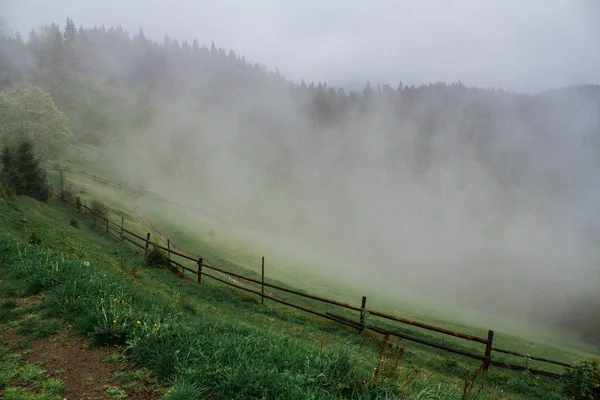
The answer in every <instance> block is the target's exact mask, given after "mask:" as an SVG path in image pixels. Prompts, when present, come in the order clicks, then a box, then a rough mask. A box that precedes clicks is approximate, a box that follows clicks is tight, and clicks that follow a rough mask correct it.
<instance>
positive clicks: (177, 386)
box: [164, 378, 206, 400]
mask: <svg viewBox="0 0 600 400" xmlns="http://www.w3.org/2000/svg"><path fill="white" fill-rule="evenodd" d="M205 392H206V389H205V388H203V387H201V386H199V385H198V384H197V383H195V382H190V381H189V380H187V379H181V378H180V379H176V380H175V382H173V386H171V387H170V388H169V390H167V392H166V393H165V396H164V399H165V400H194V399H200V398H201V397H202V396H203V394H204V393H205Z"/></svg>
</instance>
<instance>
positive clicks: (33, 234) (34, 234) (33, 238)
mask: <svg viewBox="0 0 600 400" xmlns="http://www.w3.org/2000/svg"><path fill="white" fill-rule="evenodd" d="M27 241H28V242H29V244H33V245H36V246H39V245H40V244H42V238H41V237H40V234H39V233H38V231H36V230H35V229H34V230H31V231H30V232H29V238H28V239H27Z"/></svg>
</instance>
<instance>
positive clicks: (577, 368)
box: [564, 360, 600, 400]
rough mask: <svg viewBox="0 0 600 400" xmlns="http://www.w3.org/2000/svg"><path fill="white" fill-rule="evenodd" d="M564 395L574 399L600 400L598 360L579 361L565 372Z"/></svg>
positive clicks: (599, 368)
mask: <svg viewBox="0 0 600 400" xmlns="http://www.w3.org/2000/svg"><path fill="white" fill-rule="evenodd" d="M564 392H565V395H566V396H567V397H568V398H570V399H574V400H600V367H599V365H598V361H588V360H585V361H579V362H576V363H575V364H574V365H573V367H572V368H571V369H570V370H569V372H568V373H567V379H566V382H565V388H564Z"/></svg>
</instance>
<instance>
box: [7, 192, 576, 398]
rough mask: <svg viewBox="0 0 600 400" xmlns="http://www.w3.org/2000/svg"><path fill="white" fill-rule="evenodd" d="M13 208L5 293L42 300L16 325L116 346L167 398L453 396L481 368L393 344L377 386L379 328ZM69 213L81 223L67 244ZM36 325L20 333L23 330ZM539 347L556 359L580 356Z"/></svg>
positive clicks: (510, 385)
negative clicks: (398, 353) (52, 326)
mask: <svg viewBox="0 0 600 400" xmlns="http://www.w3.org/2000/svg"><path fill="white" fill-rule="evenodd" d="M16 204H17V207H16V209H15V207H11V206H9V205H8V204H6V203H0V215H1V216H2V217H1V218H2V220H1V221H0V227H1V229H0V265H1V267H0V274H2V276H0V279H2V280H3V284H2V285H0V290H1V291H2V293H3V295H4V296H5V297H8V296H10V297H15V296H31V295H39V296H40V298H41V299H42V301H41V302H40V303H41V305H36V307H37V309H32V310H31V311H32V312H33V315H30V316H29V318H27V319H25V320H29V319H32V320H33V321H36V320H37V318H36V317H35V316H36V312H40V313H41V314H42V315H44V317H52V318H54V319H55V320H62V321H65V322H66V323H68V324H70V325H71V326H72V327H73V328H74V329H76V330H77V331H79V332H80V333H82V334H86V335H89V336H90V337H91V338H92V340H93V341H94V343H96V344H118V345H122V346H125V347H126V349H127V354H128V356H129V358H130V360H131V361H132V362H133V363H134V364H136V365H138V366H140V367H144V368H146V369H147V370H148V371H150V372H151V373H152V374H153V376H154V377H156V378H157V379H158V380H159V381H161V382H163V383H165V384H171V386H172V387H171V390H170V391H169V392H168V393H169V396H172V398H181V397H177V396H183V394H181V393H184V394H185V393H190V391H194V393H196V392H195V391H198V393H205V392H206V390H208V392H206V393H207V394H208V395H210V396H213V397H215V398H262V397H266V398H282V399H285V398H386V396H388V397H390V396H392V397H393V396H396V397H401V398H402V397H404V398H415V397H417V396H421V398H435V397H427V396H438V398H455V397H456V396H460V392H461V389H462V386H463V382H464V379H466V378H467V377H469V376H471V375H472V373H473V371H475V370H476V369H477V367H478V363H477V362H471V361H470V360H469V359H464V358H462V357H460V356H453V355H451V354H448V353H445V352H442V351H435V350H432V349H430V348H427V347H424V346H420V345H417V344H415V343H409V342H397V345H399V346H402V347H404V348H405V351H404V356H403V359H402V362H401V364H400V367H399V369H398V370H397V371H396V373H394V374H391V375H390V376H386V377H384V378H385V379H383V380H382V381H381V382H379V381H377V382H375V383H376V384H379V383H380V384H379V385H375V384H374V378H373V377H374V375H373V374H374V372H373V368H375V367H376V366H377V365H378V352H377V345H378V340H379V337H377V336H376V335H373V336H370V335H367V336H361V335H357V334H356V333H355V332H353V331H351V330H349V329H346V328H344V327H341V326H339V325H336V324H334V323H332V322H329V321H326V320H322V319H317V318H316V317H313V316H311V315H308V314H305V313H302V312H300V311H296V310H293V309H289V308H284V307H281V306H279V305H276V304H271V303H268V302H267V304H265V305H264V306H260V305H259V304H258V299H257V298H256V296H253V295H247V294H244V293H242V292H240V291H237V290H234V289H230V288H228V287H224V286H223V285H222V284H219V283H214V282H208V281H207V282H205V283H204V284H203V285H197V284H194V283H190V282H186V281H184V280H181V279H178V278H176V277H175V276H173V275H172V274H171V273H170V272H168V271H165V270H161V269H156V268H146V267H145V266H144V260H143V254H142V253H141V252H140V251H138V250H137V249H136V248H133V247H132V246H131V245H127V244H125V243H123V244H121V243H117V242H114V241H112V240H110V239H109V238H107V237H106V236H105V235H104V234H103V232H102V230H101V229H99V228H98V227H96V228H94V227H93V226H92V224H91V221H90V220H89V219H88V218H87V217H86V216H83V215H79V214H77V213H76V212H75V211H74V210H73V209H72V208H69V207H67V206H64V205H62V204H60V203H58V202H57V201H55V200H51V201H50V202H49V203H48V204H40V203H37V202H35V201H33V200H31V199H18V201H17V203H16ZM113 212H114V211H113ZM71 218H75V219H76V220H78V222H79V226H80V228H79V229H77V230H73V231H72V232H73V235H72V238H70V239H69V238H68V236H67V235H65V231H69V230H71V229H75V228H72V227H70V226H69V221H70V219H71ZM29 229H35V230H36V231H37V232H38V234H39V237H40V241H41V244H40V245H31V244H29V243H28V242H27V232H28V230H29ZM69 232H70V231H69ZM88 262H89V266H88V265H87V263H88ZM134 267H135V268H136V270H137V273H136V275H135V279H132V268H134ZM11 307H12V305H10V304H9V305H8V307H6V308H7V309H10V308H11ZM40 308H41V309H40ZM36 310H37V311H36ZM13 312H14V310H13ZM354 317H356V316H354ZM138 321H139V324H138ZM39 323H40V322H39V321H38V322H37V324H36V325H33V326H31V327H29V328H28V329H27V330H28V331H30V334H34V332H35V330H36V329H38V327H39ZM410 331H411V330H407V332H410ZM436 339H437V340H441V339H442V338H440V337H439V336H436ZM445 340H447V342H448V343H454V341H455V340H456V339H453V338H447V339H445ZM510 340H515V343H517V342H516V339H513V338H511V339H510ZM519 343H521V346H523V347H526V346H527V345H528V343H527V342H524V341H520V342H519ZM532 346H538V345H532ZM539 348H542V347H541V346H538V347H535V349H536V350H538V349H539ZM548 349H549V350H548V351H550V349H552V351H554V352H556V354H557V356H560V358H563V359H569V358H572V359H576V358H578V357H579V356H578V355H577V354H573V353H566V352H564V351H562V350H561V349H554V348H550V347H548ZM480 350H481V349H480ZM536 353H537V351H536ZM513 361H514V360H513ZM482 382H484V386H485V388H484V391H483V393H482V396H481V397H480V398H481V399H497V398H505V399H528V398H534V399H535V398H537V399H552V398H556V399H558V398H561V395H560V392H561V390H562V387H561V386H562V385H561V384H560V383H559V382H555V381H553V380H550V379H545V378H536V377H531V376H529V375H527V374H523V373H512V372H509V371H504V370H499V369H492V370H491V371H490V372H489V373H488V374H486V376H484V377H483V378H482Z"/></svg>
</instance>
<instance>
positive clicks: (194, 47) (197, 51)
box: [192, 39, 200, 53]
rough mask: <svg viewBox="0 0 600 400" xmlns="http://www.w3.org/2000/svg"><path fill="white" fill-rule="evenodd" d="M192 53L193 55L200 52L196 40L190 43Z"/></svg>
mask: <svg viewBox="0 0 600 400" xmlns="http://www.w3.org/2000/svg"><path fill="white" fill-rule="evenodd" d="M192 51H193V52H194V53H199V52H200V46H199V45H198V40H196V39H194V41H193V42H192Z"/></svg>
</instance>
